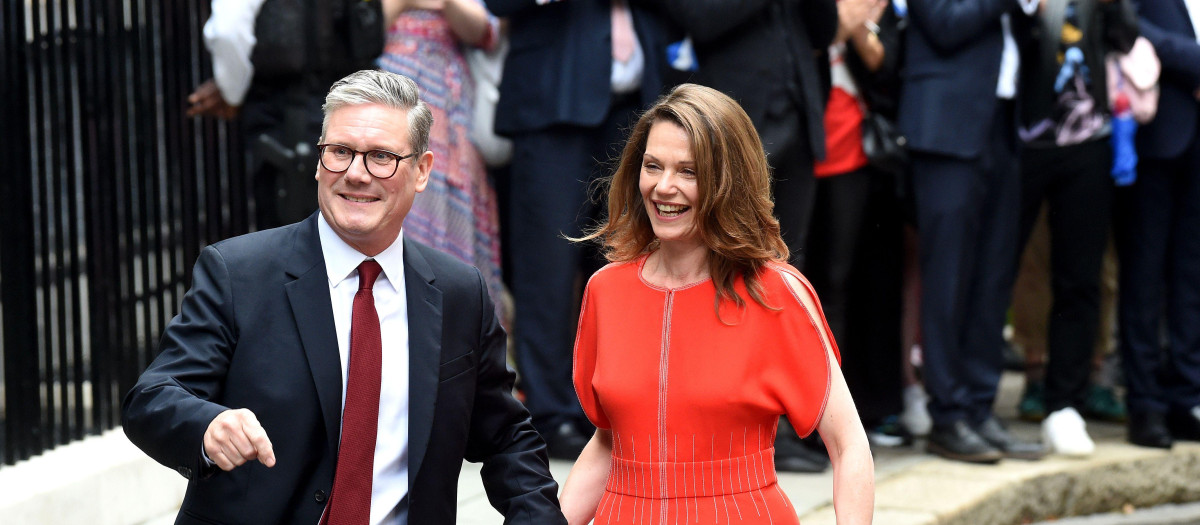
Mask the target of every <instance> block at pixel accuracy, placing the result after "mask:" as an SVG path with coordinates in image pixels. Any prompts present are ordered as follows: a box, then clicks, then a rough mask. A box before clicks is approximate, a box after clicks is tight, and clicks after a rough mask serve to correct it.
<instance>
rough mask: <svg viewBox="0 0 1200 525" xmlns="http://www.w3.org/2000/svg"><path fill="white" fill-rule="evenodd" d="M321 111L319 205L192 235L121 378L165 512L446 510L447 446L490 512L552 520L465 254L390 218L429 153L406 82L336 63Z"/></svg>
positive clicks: (407, 518)
mask: <svg viewBox="0 0 1200 525" xmlns="http://www.w3.org/2000/svg"><path fill="white" fill-rule="evenodd" d="M324 112H325V122H324V131H323V133H322V137H321V140H322V143H321V144H320V145H318V150H319V151H320V155H319V162H318V166H317V174H316V179H317V184H318V188H319V190H318V204H319V207H320V210H319V211H318V212H317V213H315V214H313V215H312V216H310V217H308V218H307V219H305V220H303V221H301V222H299V223H295V224H291V225H288V226H284V227H281V228H276V229H272V230H267V231H262V232H258V233H252V234H249V235H244V236H240V237H235V238H232V239H228V240H225V241H222V242H219V243H216V244H214V245H212V246H209V247H206V248H205V249H204V250H203V252H202V253H201V255H200V257H199V260H198V262H197V263H196V268H195V272H194V276H193V283H192V287H191V289H190V290H189V291H188V293H187V295H186V296H185V297H184V299H183V304H182V306H181V310H180V313H179V315H178V316H176V317H175V318H174V319H172V320H171V322H170V323H169V324H168V326H167V328H166V330H165V332H164V334H163V339H162V345H161V353H160V354H159V356H158V357H157V358H156V359H155V360H154V362H152V363H151V364H150V366H149V368H148V369H147V370H146V371H145V372H144V373H143V374H142V376H141V378H140V379H139V380H138V382H137V384H136V385H135V386H134V387H133V389H132V390H130V392H129V393H128V395H127V396H126V397H125V401H124V405H123V410H122V423H123V425H124V428H125V433H126V434H127V435H128V436H129V439H130V440H131V441H132V442H133V443H134V444H135V445H137V446H138V447H140V448H141V449H142V450H144V451H145V452H146V453H147V454H148V455H150V457H152V458H154V459H155V460H157V461H158V462H159V463H162V464H163V465H166V466H168V467H171V468H174V469H176V470H177V471H178V472H179V473H180V474H183V475H184V476H185V477H186V478H188V479H189V483H188V489H187V494H186V496H185V497H184V501H183V505H182V507H181V509H180V511H179V515H178V518H177V520H176V523H246V524H260V523H298V524H314V523H318V521H320V522H321V523H334V524H336V525H344V524H364V525H365V524H368V523H369V524H371V525H377V524H382V523H387V524H405V523H413V524H421V523H453V522H454V520H455V513H456V497H457V482H458V476H459V471H460V468H461V466H462V462H463V460H464V459H466V460H468V461H476V462H482V463H483V470H482V476H483V481H484V485H485V487H486V489H487V492H488V497H489V500H490V501H491V502H492V504H493V505H494V506H495V507H496V508H497V510H499V511H500V512H501V513H503V514H504V515H505V516H506V519H507V521H506V523H526V524H530V525H541V524H546V523H549V524H557V523H565V520H564V518H563V516H562V513H561V511H560V510H559V507H558V500H557V498H556V492H557V485H556V484H555V482H554V480H553V479H552V478H551V477H550V474H549V471H548V460H547V458H546V454H545V445H544V444H543V442H542V441H541V439H540V438H539V436H538V435H537V433H536V432H535V431H534V429H533V426H532V425H531V423H530V421H529V416H528V413H527V412H526V411H525V409H524V408H523V407H522V406H521V404H520V403H518V402H517V401H516V400H515V399H514V398H513V397H512V395H511V390H512V386H513V381H514V374H513V373H512V371H511V370H509V369H508V368H507V367H506V366H505V335H504V331H503V330H502V329H501V328H500V325H499V323H498V321H497V319H496V317H495V313H494V312H495V310H494V308H493V306H492V302H491V300H490V299H489V297H488V292H487V288H486V287H485V285H484V281H483V279H482V277H481V276H480V273H479V271H478V270H476V269H474V268H471V267H469V266H467V265H465V264H463V263H461V262H458V261H457V260H456V259H454V258H452V257H450V256H448V255H445V254H442V253H439V252H437V251H435V250H433V249H431V248H429V247H426V246H424V245H421V244H419V243H417V242H414V241H410V240H407V239H405V238H404V236H403V235H402V229H401V226H402V223H403V221H404V218H405V215H406V214H407V212H408V210H409V209H410V207H411V206H412V202H413V200H414V197H415V195H416V194H417V193H419V192H421V191H422V190H424V188H425V185H426V183H427V181H428V177H429V172H430V168H431V166H432V164H433V162H434V158H433V154H432V153H430V152H429V151H428V148H427V145H428V134H429V130H430V127H431V126H432V122H433V119H432V116H431V114H430V112H429V109H428V107H427V106H425V103H424V102H422V101H421V100H420V99H419V98H418V91H417V86H416V84H415V83H414V82H413V81H412V80H410V79H408V78H406V77H403V76H401V75H396V74H392V73H386V72H380V71H360V72H357V73H352V74H351V75H349V76H347V77H345V78H343V79H342V80H340V81H338V82H337V83H335V84H334V86H333V88H332V89H331V90H330V92H329V95H328V96H327V97H326V102H325V106H324ZM401 152H402V153H401ZM360 154H361V155H360ZM359 157H361V160H360V159H359ZM254 460H258V461H257V462H255V461H254Z"/></svg>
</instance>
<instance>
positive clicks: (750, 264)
mask: <svg viewBox="0 0 1200 525" xmlns="http://www.w3.org/2000/svg"><path fill="white" fill-rule="evenodd" d="M658 122H673V123H675V124H676V125H678V126H679V127H681V128H683V129H684V130H685V131H686V132H687V135H688V137H689V138H690V142H691V153H692V159H693V160H694V161H695V162H696V183H697V186H698V189H699V201H700V202H699V205H698V206H694V208H695V212H696V221H695V223H694V224H695V227H696V228H697V230H698V232H697V233H698V235H699V238H700V239H701V242H703V243H704V245H705V246H707V247H708V249H709V251H710V254H709V257H708V265H709V274H710V275H711V276H712V280H713V284H714V285H715V286H716V288H717V296H716V299H715V301H714V303H715V306H716V307H717V311H718V314H719V313H720V308H719V307H720V302H721V300H722V299H726V300H730V301H732V302H733V303H734V304H736V305H737V307H738V308H739V309H740V308H741V307H742V306H744V305H745V301H744V300H743V299H742V297H741V296H740V295H738V293H737V291H736V290H735V289H734V286H733V285H734V282H735V280H736V278H737V277H738V276H739V275H740V276H742V277H743V278H744V279H745V282H746V288H747V290H748V291H749V292H750V297H751V298H753V299H754V301H755V302H757V303H758V304H760V305H762V306H764V307H766V308H771V309H775V308H773V307H771V306H770V305H768V304H767V303H766V302H765V300H764V299H763V297H762V288H761V286H760V284H759V282H758V272H759V270H760V269H761V268H762V267H763V266H765V265H766V264H767V263H769V262H771V261H785V260H787V257H788V248H787V245H786V244H785V243H784V242H783V238H782V237H780V233H779V221H778V220H776V218H775V216H774V213H773V212H774V202H773V201H772V198H771V169H770V166H769V165H768V164H767V156H766V153H765V152H764V150H763V146H762V142H761V141H760V140H759V138H758V132H757V131H755V129H754V124H753V123H752V122H750V117H748V116H747V115H746V112H745V111H743V110H742V107H741V106H739V105H738V103H737V102H735V101H734V100H733V99H732V98H729V97H728V96H726V95H725V94H724V93H721V92H720V91H717V90H714V89H711V88H707V87H704V86H698V85H695V84H681V85H679V86H677V87H676V88H675V89H672V90H671V92H670V93H668V94H666V95H664V96H663V97H662V98H660V99H658V101H657V102H655V104H654V106H652V107H651V108H650V109H649V110H647V111H646V112H645V113H643V114H642V116H641V118H639V119H638V121H637V124H635V125H634V127H633V130H632V131H631V132H630V135H629V140H628V141H627V142H626V143H625V149H624V151H622V153H621V158H620V160H619V162H618V164H617V167H616V169H615V171H614V173H613V174H612V176H611V177H608V179H607V180H608V183H609V187H608V218H607V220H606V221H605V222H604V223H603V224H601V225H600V226H599V227H597V228H595V229H592V230H591V231H589V232H588V233H587V235H585V236H584V237H583V238H582V239H579V240H593V239H594V240H598V241H599V242H600V243H601V245H602V246H603V252H604V256H605V258H607V259H608V260H609V261H613V262H624V261H632V260H634V259H637V258H638V257H640V256H641V255H643V254H645V253H648V252H650V251H653V250H654V249H656V248H657V245H658V240H657V239H656V238H655V236H654V230H653V229H652V227H651V225H650V218H649V217H648V216H647V214H646V207H645V204H644V202H643V200H642V194H641V191H640V190H639V189H638V180H639V178H640V177H641V168H642V156H643V154H645V152H646V141H647V137H648V136H649V135H650V128H651V127H652V126H653V125H654V124H655V123H658Z"/></svg>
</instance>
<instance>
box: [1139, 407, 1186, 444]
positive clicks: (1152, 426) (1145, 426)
mask: <svg viewBox="0 0 1200 525" xmlns="http://www.w3.org/2000/svg"><path fill="white" fill-rule="evenodd" d="M1129 442H1130V443H1133V444H1134V445H1138V446H1142V447H1154V448H1171V445H1173V444H1174V443H1175V439H1174V438H1172V437H1171V432H1170V431H1169V430H1167V416H1166V414H1163V413H1161V412H1130V413H1129Z"/></svg>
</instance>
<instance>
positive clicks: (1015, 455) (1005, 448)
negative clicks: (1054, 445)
mask: <svg viewBox="0 0 1200 525" xmlns="http://www.w3.org/2000/svg"><path fill="white" fill-rule="evenodd" d="M972 428H973V430H975V432H976V433H978V434H979V436H980V437H982V438H983V439H984V440H985V441H987V442H988V443H989V444H991V445H992V446H993V447H996V449H997V450H999V451H1000V452H1001V453H1002V454H1004V457H1006V458H1009V459H1028V460H1036V459H1042V458H1043V457H1045V456H1046V448H1045V447H1043V446H1042V445H1041V443H1029V442H1027V441H1021V440H1019V439H1017V438H1016V437H1014V436H1013V435H1012V434H1010V433H1009V432H1008V429H1006V428H1004V425H1002V424H1001V423H1000V420H999V419H996V416H988V418H987V419H985V420H983V422H982V423H979V424H978V425H975V426H974V427H972Z"/></svg>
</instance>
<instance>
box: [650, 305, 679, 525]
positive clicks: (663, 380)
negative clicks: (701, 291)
mask: <svg viewBox="0 0 1200 525" xmlns="http://www.w3.org/2000/svg"><path fill="white" fill-rule="evenodd" d="M666 301H667V302H666V304H665V305H664V306H663V323H662V341H661V347H660V348H659V361H658V441H659V444H660V445H659V449H658V461H659V464H658V474H659V480H658V486H659V496H660V497H659V498H658V499H659V502H658V505H659V513H658V516H659V517H658V522H659V524H660V525H666V523H667V505H666V499H665V497H666V492H667V446H666V445H667V444H666V440H667V381H668V374H667V372H668V369H669V363H670V356H671V309H672V308H673V307H674V304H675V292H674V291H668V292H667V299H666ZM651 439H653V436H652V437H651ZM653 452H654V448H653V444H651V453H653ZM653 457H654V456H653V455H651V461H653V460H654V459H653ZM652 517H653V515H652Z"/></svg>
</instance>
